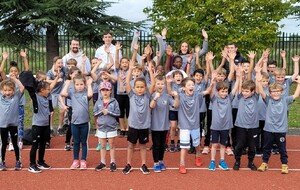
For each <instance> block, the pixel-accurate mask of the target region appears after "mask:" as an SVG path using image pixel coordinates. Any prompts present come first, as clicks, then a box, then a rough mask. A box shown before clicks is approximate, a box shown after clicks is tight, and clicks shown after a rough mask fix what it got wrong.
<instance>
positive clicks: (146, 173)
mask: <svg viewBox="0 0 300 190" xmlns="http://www.w3.org/2000/svg"><path fill="white" fill-rule="evenodd" d="M140 170H141V172H142V173H143V174H144V175H148V174H150V171H149V172H145V171H143V169H142V168H140Z"/></svg>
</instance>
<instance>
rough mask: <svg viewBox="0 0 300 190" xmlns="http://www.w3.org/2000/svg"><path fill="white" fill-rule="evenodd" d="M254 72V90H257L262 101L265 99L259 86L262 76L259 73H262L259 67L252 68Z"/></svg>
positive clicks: (264, 94)
mask: <svg viewBox="0 0 300 190" xmlns="http://www.w3.org/2000/svg"><path fill="white" fill-rule="evenodd" d="M254 70H255V72H256V77H255V83H256V88H257V92H258V93H259V94H260V95H261V97H262V98H263V99H265V98H266V96H267V95H266V93H265V92H264V90H263V87H262V85H261V81H262V75H261V71H262V68H261V67H259V65H257V66H256V67H255V68H254Z"/></svg>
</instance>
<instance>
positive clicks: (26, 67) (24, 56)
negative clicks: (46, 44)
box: [20, 49, 30, 71]
mask: <svg viewBox="0 0 300 190" xmlns="http://www.w3.org/2000/svg"><path fill="white" fill-rule="evenodd" d="M20 56H21V57H22V59H23V63H24V71H29V70H30V68H29V64H28V59H27V55H26V52H25V51H24V49H21V52H20Z"/></svg>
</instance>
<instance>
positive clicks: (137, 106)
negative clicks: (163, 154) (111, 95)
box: [123, 60, 155, 174]
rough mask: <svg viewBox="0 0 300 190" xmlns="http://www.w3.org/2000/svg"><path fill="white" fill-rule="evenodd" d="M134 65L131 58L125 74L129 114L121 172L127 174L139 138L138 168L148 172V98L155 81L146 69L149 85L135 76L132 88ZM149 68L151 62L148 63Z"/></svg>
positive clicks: (130, 167)
mask: <svg viewBox="0 0 300 190" xmlns="http://www.w3.org/2000/svg"><path fill="white" fill-rule="evenodd" d="M133 67H134V62H133V60H132V61H131V62H130V66H129V70H128V73H127V76H126V92H127V93H128V96H129V101H130V114H129V118H128V126H129V129H128V137H127V141H128V149H127V165H126V166H125V168H124V169H123V174H129V173H130V171H131V170H132V166H131V161H132V156H133V150H134V148H135V145H136V143H137V141H138V140H139V144H140V152H141V161H142V166H141V168H140V170H141V171H142V173H143V174H149V173H150V171H149V169H148V167H147V166H146V155H147V149H146V143H147V142H149V128H150V127H151V113H150V112H151V111H150V106H149V105H150V98H151V93H153V91H154V87H155V83H154V77H153V73H152V70H150V69H148V71H149V74H150V79H151V86H150V87H149V89H148V88H147V84H146V80H145V78H136V79H135V81H134V86H133V89H131V86H130V79H131V74H132V70H133ZM148 67H149V68H151V62H150V63H149V65H148Z"/></svg>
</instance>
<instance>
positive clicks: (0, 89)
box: [0, 74, 24, 171]
mask: <svg viewBox="0 0 300 190" xmlns="http://www.w3.org/2000/svg"><path fill="white" fill-rule="evenodd" d="M16 84H17V85H18V86H19V89H17V88H16ZM23 92H24V86H23V85H22V83H21V82H20V81H19V80H18V79H17V78H16V76H15V75H14V74H10V79H7V80H4V81H2V82H1V84H0V99H1V101H0V110H1V112H0V134H1V138H0V144H1V146H0V148H1V151H0V159H1V160H0V171H3V170H6V165H5V153H6V146H7V142H8V133H10V138H11V141H12V144H13V147H14V150H15V155H16V165H15V170H21V168H22V164H21V161H20V152H19V147H18V123H19V117H18V113H19V112H18V110H19V103H20V99H21V97H22V95H23Z"/></svg>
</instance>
